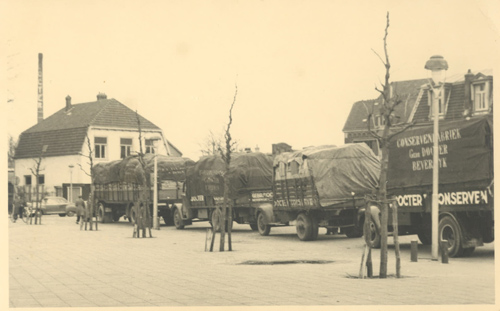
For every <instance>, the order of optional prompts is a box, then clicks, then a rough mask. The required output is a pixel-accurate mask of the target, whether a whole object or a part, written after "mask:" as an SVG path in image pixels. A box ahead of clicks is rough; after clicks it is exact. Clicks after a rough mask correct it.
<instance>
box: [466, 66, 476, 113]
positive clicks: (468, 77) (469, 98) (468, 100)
mask: <svg viewBox="0 0 500 311" xmlns="http://www.w3.org/2000/svg"><path fill="white" fill-rule="evenodd" d="M464 77H465V82H464V88H465V89H464V91H465V92H464V97H465V101H464V114H467V115H468V114H470V113H471V112H472V94H471V93H472V91H471V85H472V80H473V79H474V74H473V73H472V72H471V71H470V69H469V71H467V73H466V74H465V76H464Z"/></svg>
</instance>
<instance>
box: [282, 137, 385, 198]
mask: <svg viewBox="0 0 500 311" xmlns="http://www.w3.org/2000/svg"><path fill="white" fill-rule="evenodd" d="M292 162H297V163H298V165H299V169H298V173H297V176H296V177H306V178H307V177H309V178H310V177H312V179H313V181H314V183H315V185H316V188H317V191H318V196H319V200H320V205H322V206H326V205H329V204H332V202H342V201H345V200H347V199H349V198H352V193H353V192H354V194H355V196H356V197H360V196H362V195H363V194H366V193H371V192H372V191H373V190H374V189H375V188H376V187H378V180H379V175H380V161H379V159H378V158H377V157H376V156H375V154H374V153H373V151H372V150H371V149H370V148H369V147H368V146H366V145H365V144H346V145H343V146H338V147H337V146H330V145H327V146H318V147H310V148H306V149H303V150H300V151H295V152H287V153H283V154H280V155H278V156H276V158H275V159H274V166H275V167H277V166H279V165H280V163H286V164H287V165H288V164H289V163H292ZM290 177H292V178H293V176H289V177H287V178H290Z"/></svg>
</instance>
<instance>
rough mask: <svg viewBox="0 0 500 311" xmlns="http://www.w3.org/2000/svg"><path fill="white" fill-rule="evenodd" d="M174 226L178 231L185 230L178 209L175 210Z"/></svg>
mask: <svg viewBox="0 0 500 311" xmlns="http://www.w3.org/2000/svg"><path fill="white" fill-rule="evenodd" d="M174 225H175V229H177V230H180V229H184V221H183V220H182V216H181V212H180V211H179V209H178V208H176V209H175V210H174Z"/></svg>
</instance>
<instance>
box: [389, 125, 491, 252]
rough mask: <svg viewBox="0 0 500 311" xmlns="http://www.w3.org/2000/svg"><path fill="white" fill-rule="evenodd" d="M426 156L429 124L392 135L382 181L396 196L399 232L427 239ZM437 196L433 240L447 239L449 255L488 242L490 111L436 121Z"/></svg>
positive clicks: (429, 188) (429, 199)
mask: <svg viewBox="0 0 500 311" xmlns="http://www.w3.org/2000/svg"><path fill="white" fill-rule="evenodd" d="M432 156H433V126H432V124H426V125H420V126H414V127H413V128H411V129H409V130H407V131H405V132H403V133H401V134H399V135H397V136H396V137H395V138H394V140H393V142H392V144H391V145H390V148H389V169H388V176H387V178H388V184H387V186H388V193H389V195H391V196H394V197H395V199H396V201H397V205H398V231H399V234H401V235H403V234H417V235H418V237H419V239H420V241H421V242H422V243H423V244H431V241H432V238H431V237H432V235H431V231H432V230H431V228H432V222H431V210H432V167H433V163H432ZM438 202H439V229H438V233H439V240H447V241H448V253H449V256H451V257H457V256H467V255H470V254H472V252H473V251H474V249H475V247H476V246H481V245H483V243H490V242H493V240H494V217H493V216H494V202H493V119H492V116H491V115H487V116H483V117H474V118H469V119H467V120H465V119H464V120H457V121H441V122H440V124H439V195H438ZM389 220H392V216H390V215H389ZM392 227H393V226H392V223H391V222H389V230H392V229H393V228H392Z"/></svg>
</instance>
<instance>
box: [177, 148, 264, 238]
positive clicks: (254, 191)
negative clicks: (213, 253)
mask: <svg viewBox="0 0 500 311" xmlns="http://www.w3.org/2000/svg"><path fill="white" fill-rule="evenodd" d="M226 174H227V177H228V178H229V193H228V197H229V199H230V201H231V205H232V206H233V215H232V216H233V220H234V221H236V222H237V223H240V224H250V226H251V228H252V229H254V230H256V228H257V227H256V218H255V216H256V209H258V208H259V206H260V205H262V204H268V205H270V204H271V198H272V190H271V188H272V157H271V156H269V155H266V154H264V153H261V152H249V153H242V152H238V153H233V154H231V161H230V165H229V170H228V171H227V173H226V163H225V161H224V160H223V158H222V157H221V156H220V155H211V156H205V157H202V158H200V160H198V161H197V162H196V164H195V165H194V166H192V167H190V168H189V170H188V172H187V180H186V199H185V204H183V206H182V209H177V211H176V212H174V221H175V225H176V227H177V228H179V229H182V228H183V227H184V226H185V225H187V224H191V223H192V222H193V221H207V220H208V221H210V223H211V224H212V225H213V226H215V225H217V222H218V219H219V215H218V211H217V207H219V206H222V204H223V201H224V176H225V175H226Z"/></svg>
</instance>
